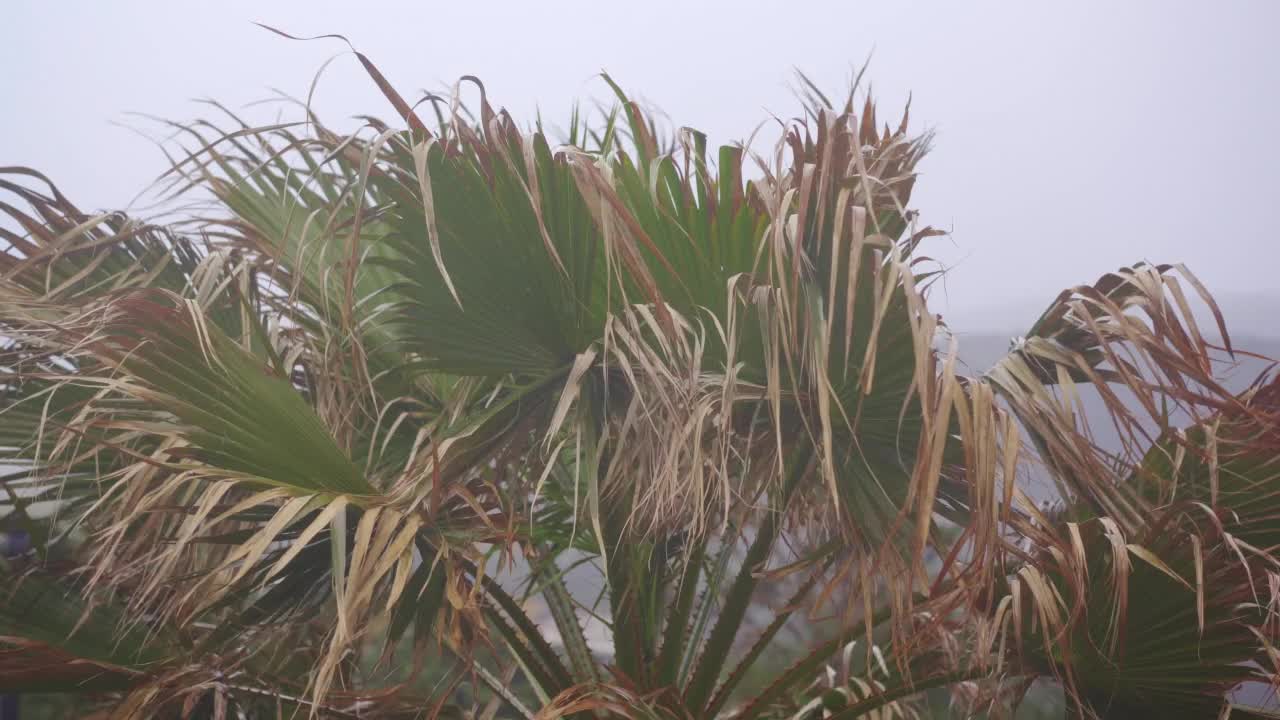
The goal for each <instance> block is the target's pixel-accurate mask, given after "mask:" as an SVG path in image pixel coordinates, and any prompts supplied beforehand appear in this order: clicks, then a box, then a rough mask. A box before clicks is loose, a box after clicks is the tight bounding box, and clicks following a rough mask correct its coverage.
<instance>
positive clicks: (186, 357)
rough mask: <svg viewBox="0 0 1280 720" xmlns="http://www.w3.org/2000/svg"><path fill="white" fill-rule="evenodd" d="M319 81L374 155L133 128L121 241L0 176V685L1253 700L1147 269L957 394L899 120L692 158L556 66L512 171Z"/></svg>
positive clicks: (1044, 330) (1250, 612)
mask: <svg viewBox="0 0 1280 720" xmlns="http://www.w3.org/2000/svg"><path fill="white" fill-rule="evenodd" d="M359 58H360V59H361V61H362V62H363V63H364V65H365V67H366V68H367V69H368V70H369V73H370V75H371V76H372V78H373V79H374V81H375V82H376V83H377V84H378V86H379V87H380V88H381V89H382V91H383V92H384V94H385V95H386V96H387V98H388V99H389V100H390V101H391V103H392V104H393V105H394V106H395V108H396V111H397V112H398V114H399V118H398V122H403V123H404V124H405V126H406V128H405V129H401V128H399V127H398V126H391V125H386V124H384V123H382V122H380V121H377V120H374V119H366V125H365V126H364V128H362V129H361V131H359V132H357V133H355V134H353V135H349V136H343V135H339V134H337V133H335V132H333V131H332V130H330V129H329V128H328V127H326V126H325V125H324V124H323V123H322V122H321V121H320V119H319V118H316V117H314V116H312V115H311V114H310V112H309V111H308V112H307V116H306V118H305V121H304V122H302V123H297V124H278V125H273V126H269V127H251V126H249V125H248V124H246V123H243V122H241V121H240V120H239V119H238V118H237V117H236V116H235V115H233V114H232V113H230V112H226V117H225V118H224V119H223V120H222V121H220V122H204V121H202V122H197V123H194V124H191V125H187V126H181V132H182V133H183V134H184V135H183V137H184V138H185V139H186V148H187V151H186V152H185V154H184V155H182V156H180V157H177V158H176V160H175V163H174V167H173V170H172V171H171V173H170V174H169V175H168V176H167V181H168V183H169V185H168V191H169V192H170V194H171V195H172V197H174V198H185V199H188V200H191V201H192V202H189V203H188V204H186V205H183V206H182V207H181V209H180V211H177V212H171V213H169V214H167V215H165V216H164V217H163V222H160V221H156V222H148V221H145V220H140V219H137V218H132V217H127V216H125V215H123V214H120V213H105V214H86V213H83V212H81V211H80V210H78V209H77V208H76V207H75V206H74V205H73V204H72V203H71V202H70V201H69V200H68V199H67V198H65V197H63V196H62V195H61V194H60V193H59V192H58V191H57V189H56V188H54V187H53V185H52V184H51V183H49V182H48V181H47V180H46V179H45V178H44V177H43V176H41V175H40V174H38V173H36V172H34V171H32V170H28V169H24V168H7V169H4V170H3V172H2V174H0V188H2V189H3V192H4V193H5V194H6V196H7V199H6V200H4V201H3V204H0V209H3V211H4V213H5V215H6V216H7V218H8V219H9V221H10V222H9V223H8V225H7V228H0V232H2V233H3V235H4V238H5V240H6V241H7V242H8V245H9V247H8V248H7V250H6V251H5V254H4V255H3V260H2V267H0V271H2V272H3V276H2V277H3V280H2V281H0V323H2V324H3V331H2V334H3V336H4V338H5V339H6V345H5V348H4V360H3V362H2V363H0V365H2V366H3V370H4V372H5V391H6V393H7V397H6V402H5V404H4V407H3V412H2V413H0V435H2V436H3V440H2V441H0V445H2V446H3V447H4V448H5V453H6V454H5V460H4V462H5V463H6V464H7V465H8V467H9V468H10V469H9V472H8V473H7V474H6V475H4V477H3V478H2V479H0V483H3V488H4V490H5V491H6V493H5V495H6V497H7V500H5V501H4V502H5V503H6V508H7V509H8V511H9V512H8V514H7V515H6V516H5V518H4V520H3V522H4V523H6V526H7V527H11V528H14V529H22V530H23V531H25V532H27V533H28V534H29V535H30V537H31V538H32V539H33V548H32V549H31V550H30V551H29V552H27V553H24V554H22V555H20V556H18V557H15V558H11V559H9V560H8V561H6V562H5V564H4V565H3V568H4V570H3V572H4V574H5V580H4V583H3V592H0V598H2V601H0V643H3V645H0V690H2V691H4V692H35V691H39V692H60V693H71V694H74V695H75V696H76V697H77V698H80V700H79V701H78V702H79V703H80V704H79V705H78V707H80V708H82V709H84V711H85V712H86V713H88V712H97V713H103V714H101V715H96V716H100V717H107V716H109V717H129V718H132V717H137V718H145V717H169V716H175V717H177V716H188V715H194V716H198V717H215V718H222V717H277V716H290V717H292V716H301V715H314V716H321V717H400V716H403V717H446V718H448V717H456V718H461V717H483V718H495V717H502V718H507V717H512V718H517V717H523V718H532V717H537V718H546V719H550V718H559V717H576V718H608V717H621V718H692V719H701V718H713V717H715V718H740V719H743V720H745V719H747V718H798V719H801V718H840V719H842V720H851V719H853V718H892V717H931V716H935V715H936V716H939V717H943V716H947V713H950V714H951V716H955V717H973V716H980V717H992V718H998V717H1010V716H1011V714H1012V713H1013V712H1014V711H1015V710H1016V709H1017V708H1018V706H1019V705H1020V704H1021V703H1022V700H1023V698H1024V696H1025V695H1026V693H1027V690H1028V688H1030V687H1032V686H1033V685H1034V686H1036V687H1046V686H1047V687H1060V688H1061V689H1062V694H1063V696H1064V697H1065V698H1066V705H1067V708H1066V711H1067V712H1069V713H1070V714H1071V715H1072V717H1105V718H1146V717H1150V718H1216V717H1219V716H1220V715H1222V714H1225V713H1231V714H1230V717H1232V718H1244V717H1263V716H1265V715H1263V714H1261V713H1262V712H1263V711H1262V710H1251V711H1246V710H1244V709H1237V708H1235V707H1234V706H1232V705H1231V704H1230V703H1231V701H1233V700H1239V699H1240V698H1241V697H1243V695H1242V694H1241V693H1240V692H1239V691H1238V690H1236V689H1237V688H1239V687H1241V686H1242V685H1244V684H1247V683H1250V682H1253V683H1263V684H1267V685H1269V684H1271V683H1273V682H1274V681H1275V679H1276V674H1275V672H1276V671H1275V668H1276V663H1275V660H1276V650H1275V646H1276V641H1277V628H1278V625H1277V617H1276V608H1277V605H1276V602H1277V595H1278V594H1280V568H1277V555H1276V553H1275V548H1276V547H1277V546H1278V545H1280V521H1278V520H1277V518H1280V515H1278V514H1277V513H1278V512H1280V493H1277V492H1276V488H1280V484H1277V480H1278V478H1277V474H1278V473H1280V465H1278V464H1277V462H1276V458H1277V457H1280V454H1278V450H1280V422H1278V420H1280V415H1278V414H1280V383H1278V382H1277V381H1276V380H1274V379H1273V378H1271V377H1270V376H1264V377H1261V378H1259V380H1258V382H1256V383H1255V384H1254V385H1253V386H1251V387H1250V388H1249V389H1248V390H1247V391H1246V392H1244V393H1243V394H1232V393H1231V392H1229V391H1228V390H1227V389H1225V388H1224V387H1223V386H1222V384H1221V379H1220V374H1221V370H1222V366H1223V362H1224V360H1226V359H1229V355H1230V353H1232V352H1234V351H1233V348H1231V346H1230V341H1229V339H1228V336H1227V333H1226V330H1225V327H1224V326H1223V324H1222V322H1221V318H1220V317H1219V318H1218V323H1217V324H1218V330H1219V331H1220V333H1219V334H1220V336H1221V338H1222V347H1217V346H1215V345H1213V344H1211V342H1210V341H1209V340H1206V338H1205V335H1204V334H1202V332H1201V330H1200V328H1199V327H1198V326H1197V324H1196V319H1195V318H1196V316H1195V311H1194V310H1193V301H1194V302H1195V303H1197V304H1201V305H1204V306H1206V307H1208V308H1210V309H1211V310H1212V312H1213V313H1215V314H1217V309H1216V307H1215V306H1213V303H1212V300H1211V298H1210V297H1209V295H1208V293H1207V292H1205V291H1204V289H1203V288H1202V287H1201V285H1200V283H1199V282H1198V281H1196V279H1195V278H1194V276H1192V275H1191V274H1190V272H1189V271H1187V270H1186V269H1184V268H1180V267H1167V266H1150V265H1145V264H1139V265H1135V266H1133V267H1129V268H1124V269H1121V270H1119V271H1116V272H1114V273H1110V274H1107V275H1105V276H1103V277H1102V279H1101V280H1099V281H1098V282H1097V283H1096V284H1094V285H1088V286H1080V287H1077V288H1073V289H1070V290H1067V291H1065V292H1063V293H1062V294H1061V295H1060V296H1058V298H1057V299H1056V300H1054V301H1053V302H1052V303H1051V304H1050V306H1049V308H1048V310H1046V312H1045V313H1044V314H1043V316H1042V317H1041V318H1040V319H1039V320H1037V321H1036V322H1035V323H1034V324H1033V325H1032V327H1031V328H1030V330H1029V331H1028V333H1027V335H1026V337H1025V338H1022V339H1019V340H1018V341H1017V342H1016V343H1015V344H1014V346H1013V347H1012V348H1011V349H1010V351H1009V353H1008V355H1007V356H1006V357H1004V358H1003V359H1002V360H1000V361H999V362H998V363H997V364H995V365H994V366H993V367H992V368H991V369H989V370H988V371H986V372H985V373H983V374H980V375H976V376H965V375H964V374H962V373H961V372H960V371H959V370H958V367H957V360H956V343H955V341H954V339H952V338H951V337H950V336H949V335H948V333H947V329H946V327H945V325H944V324H943V323H942V322H941V321H940V318H939V317H937V316H936V315H934V314H932V313H931V312H930V311H929V309H928V305H927V297H928V294H929V286H930V284H931V282H932V281H933V280H934V279H936V278H937V277H938V276H939V273H938V270H937V269H936V268H933V267H932V266H931V264H930V262H929V261H928V259H927V258H926V257H924V256H923V255H922V254H921V253H920V247H921V245H922V243H923V242H924V241H925V240H926V239H927V238H928V237H930V236H931V235H934V234H937V233H936V232H935V231H933V230H932V229H929V228H921V227H918V226H917V221H916V214H915V212H914V211H912V210H909V209H908V203H909V200H910V195H911V190H912V187H913V185H914V183H915V178H916V174H915V173H916V167H917V164H918V163H919V161H920V160H921V158H922V157H923V156H924V154H925V152H926V149H927V145H928V137H927V136H914V135H912V134H911V133H910V132H909V130H908V123H907V117H906V114H905V113H904V115H903V118H902V121H901V124H899V125H898V126H897V128H896V129H893V128H890V127H888V126H882V125H880V123H879V122H877V119H876V108H875V106H874V105H873V104H872V103H871V101H870V100H868V101H867V102H866V103H865V105H863V106H862V107H861V108H858V107H856V106H855V103H854V102H853V93H852V92H851V93H850V94H849V96H848V97H847V99H845V100H843V101H841V102H832V101H830V100H829V99H828V98H827V97H826V96H824V95H822V94H821V93H820V92H819V91H818V90H817V89H816V88H814V87H813V86H812V85H811V84H808V83H807V81H804V82H803V83H802V87H803V91H802V94H803V96H804V99H805V105H804V115H803V116H802V117H799V118H796V119H794V120H790V121H786V122H784V123H781V127H782V132H783V137H782V139H781V140H780V141H779V143H778V144H777V146H776V148H775V149H774V151H773V152H772V153H770V154H768V155H766V156H755V155H753V154H752V153H751V152H750V151H749V150H748V149H745V148H743V147H741V146H726V147H722V148H720V149H719V150H718V151H717V152H714V153H713V152H711V151H710V150H709V149H708V145H707V139H706V137H705V136H704V135H703V134H701V133H699V132H696V131H693V130H688V129H681V130H680V131H678V132H676V133H664V132H662V131H661V130H660V129H659V128H658V126H657V124H656V123H655V121H654V120H653V119H652V118H650V117H649V116H647V115H646V114H645V113H644V112H643V111H642V110H641V108H640V107H639V106H638V105H637V104H636V103H634V102H632V101H630V100H629V99H628V98H627V96H626V95H625V94H624V93H623V91H622V90H621V89H619V88H618V86H617V85H615V84H613V82H612V80H609V79H608V78H607V77H606V78H605V79H606V81H607V82H608V83H609V85H610V87H611V88H612V89H613V91H614V92H615V93H616V96H617V100H618V103H617V106H616V108H615V109H613V110H612V111H609V112H606V113H605V114H604V116H603V118H602V120H601V121H600V122H598V123H595V124H592V123H589V122H587V121H586V120H585V119H584V118H582V117H581V116H579V115H578V114H575V115H574V117H573V119H572V122H571V123H570V125H569V128H568V130H567V132H566V133H565V134H564V135H565V136H564V137H563V138H562V139H563V142H562V143H559V144H557V143H556V142H554V141H552V140H551V139H549V137H548V133H547V132H546V131H544V129H543V127H542V124H541V122H538V123H536V124H534V125H533V126H532V128H531V129H521V126H519V125H518V124H517V123H516V122H515V121H514V120H513V119H512V118H511V117H510V116H509V115H508V114H507V113H506V112H504V111H501V110H495V109H494V108H493V107H492V106H491V105H490V103H489V100H488V98H487V97H486V96H485V94H484V91H483V87H480V84H479V82H478V81H475V80H474V79H471V78H466V79H464V81H463V83H467V82H470V83H474V84H475V85H476V86H477V87H479V90H480V100H479V103H478V104H477V106H476V107H475V109H474V111H472V110H468V109H467V108H466V107H465V106H464V105H463V104H462V103H461V102H459V101H458V100H457V99H456V97H455V98H451V99H443V100H442V99H440V98H435V97H428V98H427V99H426V100H424V102H423V103H421V104H419V105H417V106H412V105H410V104H409V103H407V102H406V101H405V100H404V99H402V98H401V96H400V95H398V94H397V93H396V92H395V91H394V90H393V89H392V88H391V85H390V84H389V83H388V82H387V80H386V79H385V78H384V77H383V76H382V75H381V73H379V72H378V71H377V69H376V68H375V67H374V66H373V64H372V63H370V62H369V61H368V60H367V59H366V58H365V57H364V56H363V55H360V56H359ZM461 84H462V83H460V85H461ZM424 108H427V109H429V110H430V111H431V114H432V115H433V116H434V121H433V122H431V123H428V122H426V121H424V120H423V119H421V116H420V115H419V112H420V111H422V110H423V109H424ZM424 114H426V113H424ZM1090 393H1092V394H1095V395H1096V396H1097V397H1098V398H1100V402H1102V403H1104V404H1105V407H1106V408H1107V410H1108V415H1109V418H1110V420H1111V421H1112V423H1113V425H1114V428H1113V430H1114V432H1115V434H1116V435H1117V436H1118V437H1119V438H1120V442H1119V447H1118V449H1114V450H1107V449H1104V447H1103V445H1102V444H1101V443H1100V441H1099V440H1098V438H1097V436H1096V435H1095V434H1094V432H1093V431H1094V430H1099V429H1098V428H1094V429H1090V428H1089V427H1088V425H1087V423H1085V422H1084V421H1083V417H1082V415H1081V414H1080V402H1081V399H1080V398H1081V397H1082V396H1083V395H1086V394H1090ZM1046 478H1047V479H1049V480H1051V481H1052V489H1050V490H1045V487H1046V486H1045V485H1044V484H1043V482H1041V481H1043V480H1044V479H1046ZM42 506H43V507H44V508H46V512H44V513H43V514H42V513H41V512H39V511H38V510H39V508H40V507H42ZM48 508H53V509H52V510H51V511H49V510H48ZM800 630H803V632H800ZM948 707H949V709H947V708H948Z"/></svg>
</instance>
